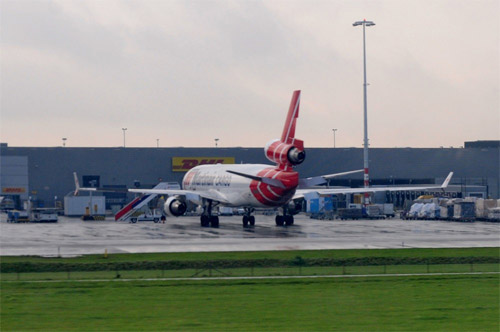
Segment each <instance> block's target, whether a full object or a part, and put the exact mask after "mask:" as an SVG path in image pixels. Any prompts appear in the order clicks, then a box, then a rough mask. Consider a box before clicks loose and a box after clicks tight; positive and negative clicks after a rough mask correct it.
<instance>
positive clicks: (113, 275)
mask: <svg viewBox="0 0 500 332" xmlns="http://www.w3.org/2000/svg"><path fill="white" fill-rule="evenodd" d="M231 262H232V263H229V262H228V261H205V262H183V263H184V264H180V263H176V264H172V263H173V262H130V263H115V264H102V263H96V264H63V263H62V264H54V263H53V264H46V263H45V264H44V263H32V264H27V263H24V264H19V263H10V264H6V263H4V264H0V267H1V274H0V278H1V280H3V281H7V280H82V279H83V280H84V279H120V278H122V279H143V278H210V277H224V276H227V277H252V276H264V277H265V276H321V275H361V274H363V275H364V274H368V275H369V274H411V273H464V272H499V271H500V264H499V263H500V261H499V259H498V258H497V257H455V258H450V257H446V258H444V257H433V258H428V259H399V260H398V259H393V258H391V259H382V258H379V259H373V258H371V259H369V260H363V259H344V260H328V259H321V260H314V259H303V258H301V257H296V258H295V259H293V260H288V261H280V260H248V261H231ZM146 263H148V264H146ZM149 263H154V264H149Z"/></svg>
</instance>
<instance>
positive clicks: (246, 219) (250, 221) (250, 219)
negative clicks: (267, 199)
mask: <svg viewBox="0 0 500 332" xmlns="http://www.w3.org/2000/svg"><path fill="white" fill-rule="evenodd" d="M254 210H255V209H253V208H245V214H244V215H243V227H244V228H248V227H249V225H250V227H253V226H255V216H252V215H251V214H252V212H253V211H254Z"/></svg>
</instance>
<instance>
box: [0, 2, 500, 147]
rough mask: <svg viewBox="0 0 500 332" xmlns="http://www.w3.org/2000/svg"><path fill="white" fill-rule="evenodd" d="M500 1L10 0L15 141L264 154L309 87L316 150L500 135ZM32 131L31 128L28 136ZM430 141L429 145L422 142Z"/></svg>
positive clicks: (309, 138)
mask: <svg viewBox="0 0 500 332" xmlns="http://www.w3.org/2000/svg"><path fill="white" fill-rule="evenodd" d="M498 9H499V8H498V3H497V2H496V1H486V0H485V1H423V2H422V1H405V2H400V1H391V0H388V1H358V2H350V1H328V2H326V1H316V2H306V1H168V2H163V1H111V0H110V1H105V2H104V1H11V0H5V1H2V8H1V15H2V17H1V30H2V35H1V45H2V54H1V60H2V61H1V76H2V85H1V93H2V100H1V120H2V121H1V127H0V128H1V137H0V139H1V140H2V141H5V142H8V143H9V144H11V145H28V146H29V145H34V146H47V145H48V146H50V145H58V144H60V142H61V141H60V138H61V137H68V145H73V146H92V145H96V146H113V145H120V144H121V141H122V136H121V134H122V133H121V128H122V127H128V128H129V130H128V131H127V135H128V136H129V139H128V142H130V145H132V146H155V145H156V138H160V142H161V143H162V144H163V145H168V146H182V145H183V146H199V145H201V146H203V145H212V144H213V139H214V138H215V137H218V138H220V139H221V141H220V144H221V145H222V146H224V145H225V146H261V145H263V144H265V143H266V142H267V141H268V140H270V139H271V138H274V137H277V136H279V132H280V130H281V126H282V122H283V118H284V116H285V113H286V110H287V108H288V103H289V99H290V96H291V92H292V91H293V90H294V89H302V90H303V99H302V111H301V118H300V121H299V128H298V135H300V136H301V138H303V139H304V140H305V141H306V145H308V146H331V144H332V132H331V128H338V129H339V131H338V132H337V143H338V144H339V145H341V146H342V145H343V146H361V143H362V132H363V128H362V62H361V61H362V53H361V52H362V48H361V46H362V45H361V30H360V28H353V27H352V22H354V21H355V20H359V19H363V18H365V17H366V18H367V19H372V20H374V21H375V22H376V23H377V25H376V26H375V27H373V28H370V29H369V30H368V31H367V33H368V34H367V46H368V80H369V82H370V84H371V85H370V87H369V96H368V97H369V99H368V101H369V112H370V113H369V130H370V138H371V139H370V141H371V144H372V146H375V147H379V146H441V145H445V146H450V145H454V146H459V145H462V144H463V141H464V140H476V139H499V135H500V134H499V132H500V128H499V125H500V119H499V114H498V113H499V112H498V109H499V97H498V93H499V92H498V91H499V82H498V72H499V68H498V62H499V61H498V59H499V54H498V49H499V38H498V20H491V19H490V14H491V12H498ZM19 127H28V128H30V129H31V130H30V131H28V132H23V133H20V132H19V130H16V128H19ZM423 132H425V133H426V135H422V133H423Z"/></svg>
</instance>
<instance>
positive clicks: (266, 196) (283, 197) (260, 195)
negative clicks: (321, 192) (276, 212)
mask: <svg viewBox="0 0 500 332" xmlns="http://www.w3.org/2000/svg"><path fill="white" fill-rule="evenodd" d="M257 176H259V177H266V178H273V179H277V180H279V181H281V182H282V183H283V184H284V185H285V188H280V187H274V186H270V185H268V184H265V183H263V182H260V181H255V180H253V181H252V182H250V191H251V193H252V195H253V196H254V197H255V198H256V199H257V200H258V201H259V202H260V203H261V204H263V205H266V206H282V205H284V204H286V203H287V202H288V201H289V200H290V199H291V198H292V197H293V195H294V194H295V190H296V189H297V186H298V184H299V173H297V172H295V171H283V170H280V169H277V168H273V167H269V168H265V169H263V170H262V171H260V172H259V173H258V174H257Z"/></svg>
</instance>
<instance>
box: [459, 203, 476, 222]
mask: <svg viewBox="0 0 500 332" xmlns="http://www.w3.org/2000/svg"><path fill="white" fill-rule="evenodd" d="M475 210H476V208H475V204H474V202H470V201H469V202H465V201H464V202H456V203H455V204H454V209H453V219H455V220H461V221H473V220H474V219H475V218H476V214H475Z"/></svg>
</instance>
